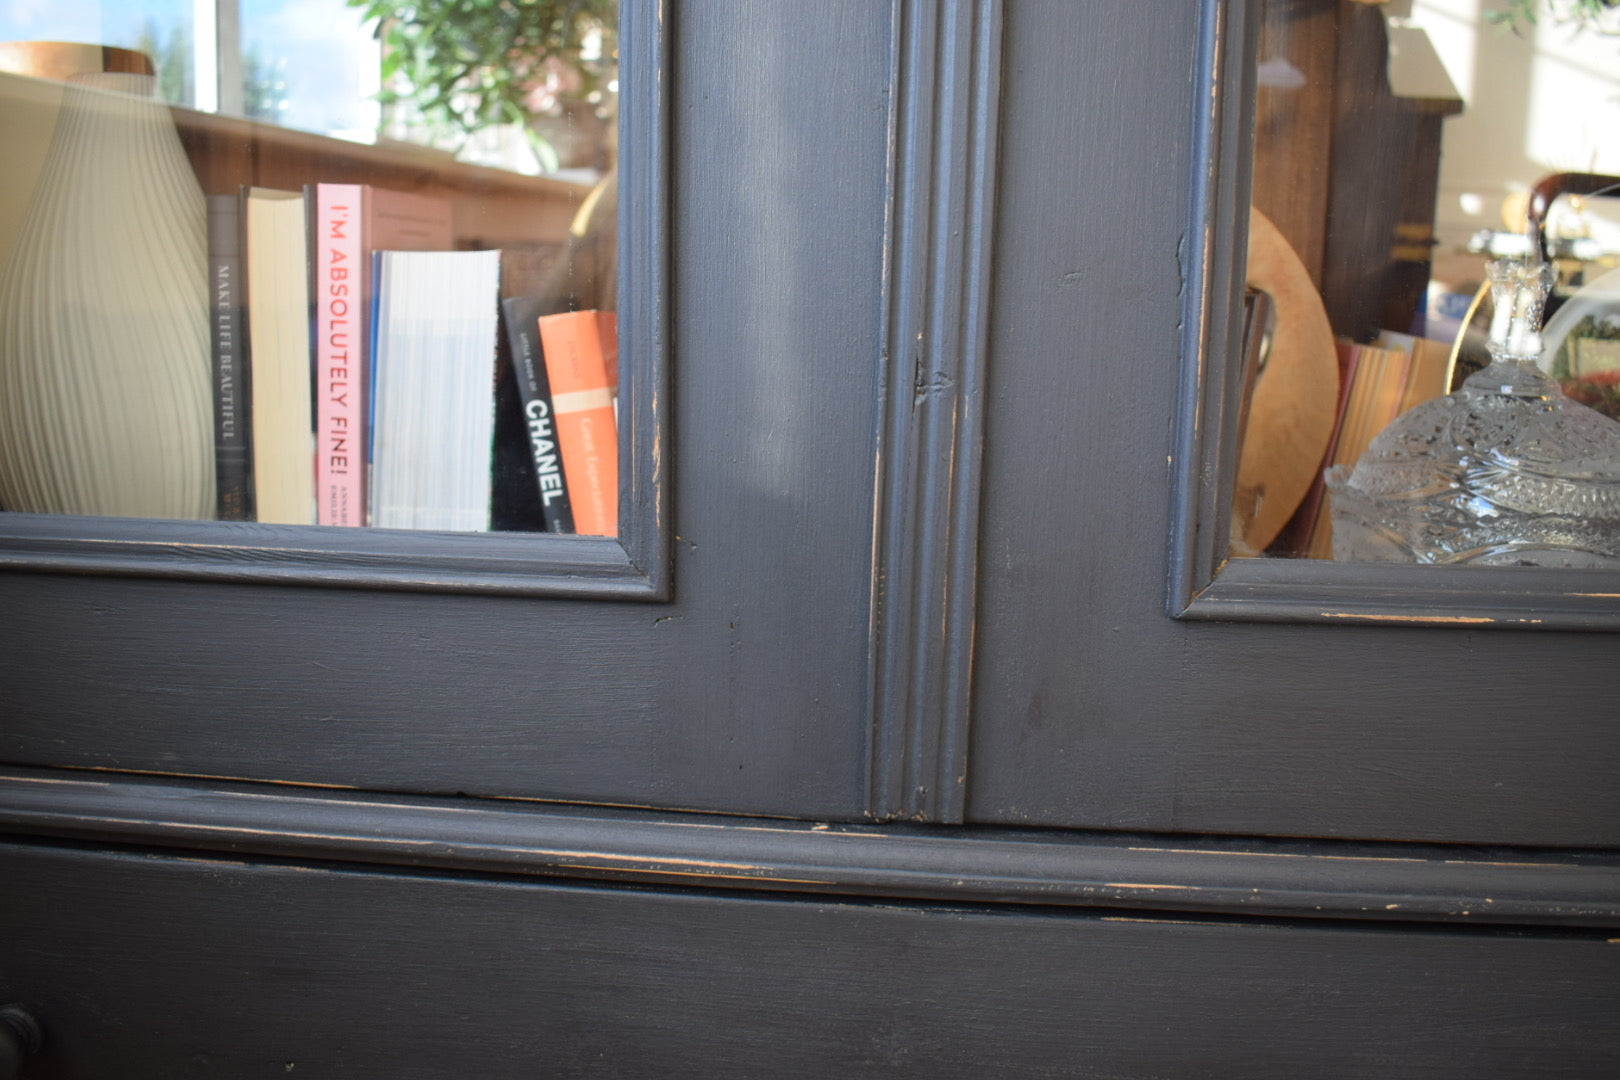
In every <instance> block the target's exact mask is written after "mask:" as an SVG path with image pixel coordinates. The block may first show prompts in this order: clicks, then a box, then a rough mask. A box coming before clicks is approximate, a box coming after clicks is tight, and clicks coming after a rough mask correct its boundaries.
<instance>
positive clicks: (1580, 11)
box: [1486, 0, 1620, 35]
mask: <svg viewBox="0 0 1620 1080" xmlns="http://www.w3.org/2000/svg"><path fill="white" fill-rule="evenodd" d="M1543 11H1545V13H1546V15H1547V16H1548V17H1549V18H1550V19H1551V20H1552V21H1553V22H1555V23H1574V24H1575V27H1576V29H1578V30H1593V31H1595V32H1597V33H1599V34H1609V35H1620V20H1617V19H1616V18H1614V15H1615V13H1616V12H1620V0H1508V5H1507V7H1506V9H1504V10H1502V11H1493V12H1491V13H1489V14H1488V15H1487V16H1486V18H1487V19H1489V20H1490V21H1491V22H1493V23H1496V24H1497V25H1499V26H1506V27H1507V28H1508V29H1510V30H1512V31H1513V32H1514V33H1515V34H1519V33H1523V32H1524V30H1525V28H1526V27H1533V26H1536V25H1538V24H1539V23H1540V22H1541V16H1542V13H1543Z"/></svg>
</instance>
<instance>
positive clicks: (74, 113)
mask: <svg viewBox="0 0 1620 1080" xmlns="http://www.w3.org/2000/svg"><path fill="white" fill-rule="evenodd" d="M152 87H153V79H152V77H151V76H148V75H132V74H127V73H122V72H116V73H115V72H107V73H100V74H94V75H79V76H74V77H73V78H72V79H71V80H69V83H68V86H67V88H66V90H65V92H64V95H63V99H62V108H61V112H60V114H59V118H58V120H57V124H56V131H55V135H54V138H53V141H52V143H51V148H50V152H49V154H48V156H47V158H46V161H45V165H44V168H43V169H42V171H41V173H40V179H39V186H38V188H37V189H36V190H35V193H34V201H33V203H32V204H31V206H30V207H29V211H28V214H27V216H26V218H25V219H24V223H23V226H22V229H21V230H20V233H19V235H18V239H17V243H16V246H15V248H14V249H13V251H12V255H11V258H10V260H9V261H8V262H7V264H6V267H5V270H4V272H3V273H0V507H3V508H4V509H6V510H18V511H26V512H34V513H55V514H106V515H115V516H122V517H157V518H209V517H213V516H214V501H215V499H214V451H213V427H212V425H213V419H212V411H213V398H212V390H211V383H210V359H209V341H208V280H207V239H206V233H205V230H206V218H205V209H204V202H203V195H202V191H201V189H200V188H199V187H198V186H197V180H196V178H195V176H194V175H193V174H192V171H191V167H190V165H189V164H188V162H187V160H186V156H185V152H184V150H183V149H182V148H181V146H180V139H179V135H178V134H177V133H176V131H175V128H174V122H173V120H172V119H171V118H170V115H169V110H168V108H167V107H166V106H164V105H162V104H161V103H159V102H157V101H156V100H154V99H153V98H152V96H151V95H152Z"/></svg>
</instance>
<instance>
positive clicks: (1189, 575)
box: [1167, 0, 1620, 630]
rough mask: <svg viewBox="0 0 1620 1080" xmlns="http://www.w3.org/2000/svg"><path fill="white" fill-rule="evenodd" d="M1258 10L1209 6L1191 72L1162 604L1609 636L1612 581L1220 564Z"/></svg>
mask: <svg viewBox="0 0 1620 1080" xmlns="http://www.w3.org/2000/svg"><path fill="white" fill-rule="evenodd" d="M1258 7H1259V5H1258V3H1257V2H1251V0H1206V2H1205V3H1204V4H1203V5H1202V8H1201V19H1202V22H1201V24H1200V35H1201V37H1200V57H1199V65H1198V69H1197V71H1196V72H1195V76H1194V78H1195V84H1194V89H1195V101H1196V102H1197V103H1198V108H1197V110H1196V113H1195V117H1196V119H1195V125H1194V131H1193V154H1192V159H1193V168H1194V175H1193V178H1192V184H1191V190H1192V205H1191V207H1190V208H1189V225H1188V229H1187V242H1186V245H1185V248H1184V251H1183V252H1182V263H1183V269H1182V272H1183V282H1184V304H1183V310H1182V320H1183V322H1182V346H1181V348H1182V391H1181V398H1180V401H1179V402H1178V410H1177V413H1178V415H1179V416H1180V418H1181V426H1180V428H1179V429H1178V431H1177V436H1176V444H1175V445H1176V455H1175V462H1174V465H1175V468H1174V471H1173V490H1172V506H1171V520H1172V529H1171V538H1170V560H1169V588H1168V599H1167V607H1168V609H1169V613H1170V614H1171V615H1173V616H1176V617H1178V618H1186V619H1214V620H1250V621H1264V622H1316V623H1333V624H1339V625H1359V626H1366V625H1388V626H1410V625H1425V626H1444V627H1452V628H1456V627H1458V626H1466V627H1470V628H1480V629H1484V628H1489V627H1497V628H1509V629H1533V628H1540V629H1547V630H1620V574H1614V573H1608V572H1603V571H1571V570H1548V569H1536V568H1515V567H1437V566H1405V565H1397V564H1381V563H1334V562H1330V561H1326V560H1316V559H1269V560H1268V559H1228V558H1227V546H1228V543H1227V537H1228V531H1229V522H1230V517H1231V506H1232V492H1233V485H1234V482H1235V479H1236V476H1237V460H1236V453H1235V451H1236V446H1237V442H1236V440H1237V434H1238V432H1237V409H1236V407H1235V403H1236V402H1237V401H1238V400H1239V395H1240V393H1241V386H1240V381H1241V372H1240V371H1239V370H1238V365H1237V364H1235V363H1230V362H1228V361H1229V358H1231V357H1234V356H1236V355H1237V353H1238V347H1239V336H1240V332H1241V326H1240V322H1239V319H1238V313H1239V311H1240V310H1241V306H1242V300H1243V289H1244V275H1243V272H1242V267H1243V265H1244V260H1245V256H1246V232H1247V218H1248V212H1247V207H1248V203H1249V192H1250V187H1251V185H1250V177H1251V173H1252V164H1253V163H1252V160H1251V155H1250V147H1251V146H1252V141H1253V129H1254V106H1255V95H1256V84H1255V57H1256V53H1257V49H1258V40H1259V23H1260V20H1259V12H1258Z"/></svg>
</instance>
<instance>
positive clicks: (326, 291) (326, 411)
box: [313, 184, 368, 525]
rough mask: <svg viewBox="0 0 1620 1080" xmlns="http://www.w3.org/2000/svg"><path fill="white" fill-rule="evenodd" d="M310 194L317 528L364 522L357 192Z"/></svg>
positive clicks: (337, 188)
mask: <svg viewBox="0 0 1620 1080" xmlns="http://www.w3.org/2000/svg"><path fill="white" fill-rule="evenodd" d="M316 191H317V196H316V200H315V207H316V209H315V236H314V247H315V260H314V262H315V282H314V285H315V288H314V290H313V292H314V296H313V300H314V303H315V502H316V517H317V520H318V521H319V522H320V524H322V525H364V524H365V506H366V500H365V475H366V460H365V430H364V421H365V415H366V414H365V402H364V401H363V400H362V399H363V397H364V390H365V371H366V363H365V348H364V342H365V333H364V329H365V320H366V318H367V317H368V316H367V312H366V310H365V303H364V297H363V295H362V291H361V283H362V277H363V274H364V262H365V251H364V249H363V248H362V246H361V239H362V238H361V235H360V233H361V229H360V223H361V221H362V220H363V217H364V215H363V212H362V211H363V207H362V203H361V199H362V197H363V195H362V189H361V186H360V185H358V184H320V185H318V186H317V189H316Z"/></svg>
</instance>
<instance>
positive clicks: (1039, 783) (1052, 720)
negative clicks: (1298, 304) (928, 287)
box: [966, 0, 1620, 846]
mask: <svg viewBox="0 0 1620 1080" xmlns="http://www.w3.org/2000/svg"><path fill="white" fill-rule="evenodd" d="M1343 6H1344V7H1347V8H1352V9H1354V8H1356V7H1357V5H1354V4H1347V5H1343ZM1327 7H1329V8H1331V7H1332V5H1327ZM1006 14H1007V19H1006V26H1005V34H1006V40H1005V55H1006V56H1007V57H1008V62H1007V64H1006V67H1005V71H1004V82H1003V97H1002V125H1003V127H1002V140H1001V172H1000V174H999V178H998V204H999V216H998V219H997V233H996V256H995V274H994V288H993V301H992V308H993V311H994V318H993V320H992V322H991V333H990V343H989V352H990V356H989V364H988V372H989V381H988V386H987V406H986V413H987V416H986V426H987V430H988V431H989V433H990V437H989V440H988V443H987V449H986V453H985V459H984V484H983V492H984V495H983V502H982V517H981V522H982V525H981V533H980V535H979V541H980V558H979V563H978V566H979V573H978V579H977V583H978V595H977V600H978V618H977V622H976V631H977V637H976V653H975V668H974V686H973V697H972V700H973V714H972V724H971V730H972V736H971V753H970V760H971V762H972V768H971V771H970V773H969V777H970V779H969V790H968V796H967V805H966V813H967V817H968V819H969V820H971V821H977V822H985V823H1003V824H1011V823H1019V824H1030V823H1036V824H1045V825H1065V826H1077V827H1083V828H1096V829H1128V830H1167V831H1184V832H1195V833H1263V834H1284V835H1295V836H1315V837H1360V838H1385V839H1410V840H1440V841H1451V842H1483V843H1512V844H1532V845H1537V844H1544V845H1576V846H1582V845H1612V844H1614V843H1616V842H1617V841H1620V831H1617V828H1620V786H1617V785H1616V784H1615V783H1614V782H1613V778H1614V776H1615V775H1616V771H1617V769H1620V738H1617V737H1616V727H1615V720H1616V711H1615V707H1614V688H1615V680H1614V665H1613V650H1614V643H1613V638H1612V637H1611V636H1610V634H1609V633H1607V632H1606V631H1609V630H1612V629H1613V628H1614V626H1615V621H1614V614H1615V609H1614V596H1615V594H1616V593H1620V587H1617V586H1620V578H1617V577H1616V576H1615V574H1614V573H1613V572H1612V571H1577V570H1555V569H1535V568H1512V567H1510V568H1499V567H1492V568H1478V569H1474V568H1466V567H1457V568H1452V567H1427V566H1375V565H1372V564H1365V565H1357V564H1346V563H1333V562H1325V561H1316V560H1304V559H1298V560H1277V559H1267V560H1262V559H1236V558H1230V559H1229V558H1228V557H1227V545H1226V540H1225V537H1226V528H1225V525H1226V522H1225V519H1224V518H1223V517H1222V516H1221V499H1222V498H1223V497H1224V498H1225V499H1227V500H1228V501H1229V500H1230V498H1231V493H1232V483H1233V481H1232V467H1233V466H1232V456H1231V442H1230V438H1231V434H1232V431H1233V430H1234V428H1233V426H1232V420H1231V417H1232V412H1233V405H1232V402H1233V397H1232V394H1233V393H1234V392H1235V391H1232V390H1230V387H1235V386H1238V385H1240V384H1239V383H1237V382H1236V381H1235V380H1234V379H1233V378H1232V376H1231V374H1230V372H1231V369H1232V364H1233V362H1234V359H1233V358H1234V356H1235V354H1236V352H1237V348H1236V346H1237V342H1238V329H1237V314H1236V313H1237V311H1238V307H1239V305H1240V303H1241V300H1242V285H1243V270H1242V267H1243V261H1242V260H1243V245H1242V242H1241V240H1242V232H1243V229H1244V223H1245V220H1246V213H1245V209H1244V208H1246V207H1247V205H1248V194H1249V188H1248V175H1249V165H1248V154H1249V147H1250V145H1251V143H1252V139H1253V135H1252V131H1253V126H1252V124H1253V114H1254V106H1253V95H1254V93H1255V77H1254V72H1253V65H1254V63H1255V40H1256V37H1257V36H1258V34H1257V29H1256V25H1255V24H1256V20H1257V19H1258V17H1259V5H1257V4H1248V3H1237V2H1231V3H1228V2H1210V3H1201V4H1199V5H1198V6H1197V11H1196V13H1195V12H1193V11H1192V10H1191V9H1189V7H1188V6H1187V5H1185V4H1179V3H1173V2H1164V3H1145V4H1133V5H1129V6H1113V7H1109V8H1107V9H1106V10H1104V9H1102V8H1100V7H1099V8H1097V9H1095V10H1089V9H1088V13H1087V14H1086V15H1085V16H1084V17H1075V13H1074V12H1073V11H1072V10H1071V8H1070V6H1069V5H1067V4H1064V3H1059V2H1043V0H1027V2H1019V3H1012V4H1009V5H1008V7H1007V13H1006ZM1246 65H1247V69H1246V67H1245V66H1246ZM1223 395H1224V396H1223ZM1223 410H1224V411H1223ZM1223 418H1224V419H1223ZM1223 425H1224V426H1223ZM1223 431H1224V433H1225V434H1224V438H1225V439H1226V440H1227V441H1226V442H1224V443H1223V442H1222V439H1223V434H1222V433H1223ZM1223 485H1224V486H1223Z"/></svg>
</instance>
